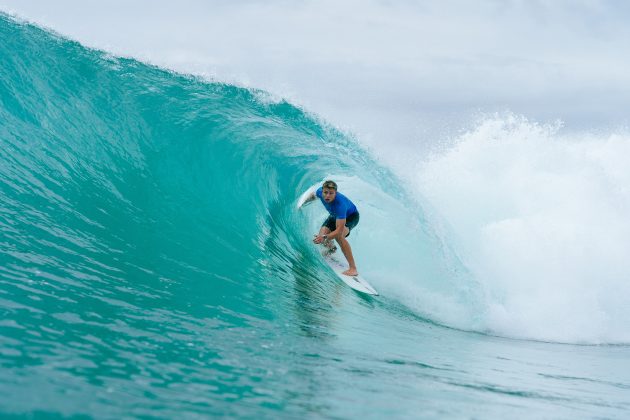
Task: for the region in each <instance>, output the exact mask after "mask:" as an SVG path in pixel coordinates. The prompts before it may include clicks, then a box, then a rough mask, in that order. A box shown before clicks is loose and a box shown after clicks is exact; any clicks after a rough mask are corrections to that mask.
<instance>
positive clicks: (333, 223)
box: [322, 211, 359, 238]
mask: <svg viewBox="0 0 630 420" xmlns="http://www.w3.org/2000/svg"><path fill="white" fill-rule="evenodd" d="M358 224H359V212H358V211H357V212H355V213H352V214H351V215H350V216H348V217H347V218H346V227H347V228H348V234H347V235H346V238H347V237H348V236H350V232H352V229H353V228H355V227H356V226H357V225H358ZM324 226H326V227H327V228H328V229H330V231H331V232H332V231H333V230H335V229H336V228H337V219H335V216H328V218H327V219H326V220H324V223H322V227H324Z"/></svg>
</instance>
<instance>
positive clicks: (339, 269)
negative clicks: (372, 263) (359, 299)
mask: <svg viewBox="0 0 630 420" xmlns="http://www.w3.org/2000/svg"><path fill="white" fill-rule="evenodd" d="M324 261H326V264H328V266H329V267H330V268H332V269H333V271H334V272H335V274H336V275H337V277H339V278H340V279H341V280H342V281H343V282H344V283H346V284H347V285H348V286H350V287H352V288H353V289H354V290H356V291H357V292H361V293H366V294H368V295H373V296H378V292H377V291H376V290H375V289H374V288H373V287H372V286H371V285H370V283H368V282H367V281H366V280H365V279H364V278H363V277H361V276H360V275H359V276H346V275H345V274H342V273H343V272H344V271H346V270H347V269H348V267H347V266H345V265H344V264H343V263H341V261H339V260H338V259H337V256H336V255H335V254H332V255H328V256H324Z"/></svg>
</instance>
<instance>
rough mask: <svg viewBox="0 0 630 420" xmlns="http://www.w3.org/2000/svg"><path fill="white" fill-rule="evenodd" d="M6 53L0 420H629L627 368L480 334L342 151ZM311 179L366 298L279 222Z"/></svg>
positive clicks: (158, 85) (469, 291) (113, 63)
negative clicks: (330, 202) (345, 223)
mask: <svg viewBox="0 0 630 420" xmlns="http://www.w3.org/2000/svg"><path fill="white" fill-rule="evenodd" d="M0 39H1V40H2V42H0V63H1V64H0V232H1V236H0V282H1V287H0V313H1V316H0V364H1V370H0V414H1V415H2V416H9V415H36V416H37V415H41V416H44V417H46V416H51V417H53V416H73V415H89V416H95V417H111V418H114V417H116V418H117V417H122V416H138V417H140V416H144V417H153V416H156V417H180V416H185V417H194V416H220V415H221V416H235V417H264V418H277V417H298V416H300V417H301V416H308V417H318V416H327V417H339V418H355V417H369V418H383V417H385V416H395V417H506V416H516V417H600V418H602V417H603V418H611V417H614V418H624V417H627V415H628V411H630V348H629V347H628V346H626V345H606V344H601V345H572V344H561V343H550V342H541V341H527V340H515V339H510V338H502V337H498V336H495V335H492V334H489V333H487V332H486V329H485V328H484V319H483V318H484V306H483V296H482V292H481V291H479V290H478V287H477V282H476V281H475V280H474V278H473V277H471V276H470V274H469V273H468V270H467V269H466V267H465V266H464V265H463V264H462V263H461V262H460V260H459V259H458V258H457V257H456V255H455V253H454V251H453V250H452V246H451V244H449V239H448V238H449V236H448V235H445V234H443V233H442V229H441V228H440V227H439V226H438V224H437V221H435V219H434V218H433V216H431V211H430V209H429V206H428V205H427V204H426V203H423V202H419V201H418V200H417V199H412V198H411V197H410V196H409V194H408V193H407V192H406V190H405V186H404V185H403V184H401V183H400V182H399V181H398V180H397V179H396V177H395V176H393V175H392V174H391V173H390V171H388V170H387V169H386V168H383V167H381V166H379V165H378V164H376V163H375V162H374V160H373V159H372V158H371V157H370V155H369V153H367V152H366V151H365V150H363V149H362V148H361V147H359V145H358V143H357V142H356V141H355V140H354V139H353V138H351V137H349V136H347V135H345V134H344V133H341V132H339V131H338V130H335V129H334V128H333V127H330V126H328V125H327V124H326V123H325V122H322V121H320V120H318V119H317V118H315V117H313V116H311V115H309V114H308V113H306V112H305V111H304V110H301V109H298V108H296V107H294V106H292V105H291V104H289V103H287V102H285V101H282V100H277V99H275V98H273V97H270V96H269V95H267V94H266V93H265V92H259V91H255V90H251V89H244V88H240V87H237V86H232V85H228V84H222V83H209V82H207V81H203V80H199V79H196V78H192V77H185V76H182V75H179V74H175V73H171V72H167V71H164V70H162V69H159V68H156V67H151V66H147V65H145V64H142V63H140V62H137V61H134V60H131V59H122V58H117V57H112V56H109V55H107V54H104V53H101V52H98V51H93V50H90V49H86V48H84V47H82V46H81V45H80V44H78V43H74V42H71V41H68V40H65V39H62V38H59V37H57V36H55V35H54V34H51V33H49V32H46V31H44V30H42V29H39V28H37V27H34V26H31V25H27V24H22V23H17V22H15V21H13V20H11V19H9V18H7V17H3V16H0ZM327 176H334V177H335V179H338V180H340V185H341V186H342V188H344V191H349V192H350V194H349V195H350V196H351V198H353V199H354V200H356V202H357V204H358V205H359V208H360V209H361V212H362V220H361V225H360V226H359V228H357V231H356V233H353V236H352V237H351V241H352V244H353V247H354V249H355V252H356V254H357V260H358V263H359V269H360V270H361V272H362V273H363V274H364V275H365V276H366V278H369V279H370V281H371V283H372V284H373V285H374V286H375V287H376V288H377V289H378V290H379V291H380V292H381V296H379V297H377V298H371V297H366V296H362V295H360V294H357V293H355V292H353V291H352V290H350V289H349V288H348V287H346V286H345V285H343V284H342V283H341V282H340V281H338V280H337V279H336V277H335V276H334V274H333V273H331V272H330V271H328V270H327V268H326V266H325V265H324V264H323V262H322V261H321V260H320V258H319V257H318V254H317V250H316V249H315V248H314V247H313V246H312V245H311V244H310V242H309V236H310V234H311V232H313V231H314V229H315V228H316V227H317V225H318V222H319V221H320V220H321V219H322V216H323V211H322V209H320V208H317V206H310V207H308V208H307V210H306V211H304V212H300V213H298V212H296V211H294V206H295V201H296V199H297V197H298V196H299V194H300V193H301V192H302V191H303V190H304V189H305V188H307V187H308V186H310V185H311V184H313V183H314V182H317V181H319V180H321V179H322V178H324V177H327ZM392 219H394V220H396V222H397V223H396V226H389V225H388V223H391V220H392ZM384 267H386V269H385V268H384ZM419 272H421V273H422V276H421V278H420V280H416V281H418V282H420V283H421V286H422V289H421V290H423V291H425V292H426V295H427V296H429V297H425V298H424V299H425V300H422V299H423V298H422V297H418V296H414V295H413V294H410V293H409V291H410V290H417V289H410V288H409V286H408V284H407V283H410V282H412V279H410V278H409V275H410V273H419Z"/></svg>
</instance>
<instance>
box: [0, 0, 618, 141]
mask: <svg viewBox="0 0 630 420" xmlns="http://www.w3.org/2000/svg"><path fill="white" fill-rule="evenodd" d="M629 5H630V3H627V2H603V1H602V2H596V1H581V2H580V1H561V0H558V1H534V0H532V1H484V2H470V1H446V2H434V1H426V2H424V1H414V2H411V1H398V2H394V1H385V0H383V1H378V0H351V1H333V0H318V1H302V2H292V1H282V0H277V1H240V2H233V1H202V0H184V1H181V0H180V1H177V2H175V1H159V0H157V1H155V0H136V1H133V2H129V1H122V0H110V1H107V2H100V1H86V0H56V1H54V2H51V1H44V0H39V1H36V0H0V10H3V11H4V12H7V13H10V14H16V15H18V16H20V17H22V18H25V19H27V20H31V21H34V22H37V23H39V24H42V25H45V26H47V27H50V28H53V29H54V30H56V31H58V32H60V33H61V34H64V35H67V36H69V37H71V38H73V39H76V40H79V41H81V42H82V43H84V44H86V45H88V46H91V47H97V48H101V49H105V50H108V51H110V52H112V53H114V54H120V55H127V56H133V57H136V58H139V59H141V60H144V61H149V62H151V63H154V64H158V65H160V66H164V67H168V68H172V69H175V70H179V71H182V72H188V73H195V74H202V75H206V76H208V77H211V78H214V79H217V80H221V81H228V82H234V83H237V84H240V85H244V86H251V87H256V88H262V89H265V90H268V91H270V92H272V93H274V94H276V95H278V96H281V97H286V98H288V99H290V100H291V101H293V102H294V103H296V104H299V105H302V106H304V107H305V108H306V109H307V110H310V111H313V112H315V113H317V114H319V115H321V116H323V117H324V118H325V119H327V120H329V121H330V122H332V123H334V124H335V125H337V126H339V127H341V128H344V129H349V130H351V131H353V132H355V133H357V134H358V135H359V137H360V138H361V140H362V141H363V142H364V143H365V144H366V145H368V146H370V145H379V144H380V145H383V144H384V143H385V142H390V141H392V142H393V143H394V144H396V145H399V146H401V147H402V146H403V145H421V144H423V143H426V142H430V141H431V137H435V136H439V135H440V132H441V131H444V132H448V131H449V130H454V129H458V128H462V127H464V126H465V125H466V123H467V121H469V119H470V118H471V117H475V116H478V113H479V111H483V112H493V111H512V112H515V113H517V114H522V115H524V116H526V117H528V118H530V119H532V120H535V121H541V122H546V121H553V120H557V119H560V120H563V121H565V123H566V126H567V127H568V128H569V129H579V130H582V129H587V130H592V129H600V128H611V127H615V126H619V125H622V124H625V123H626V122H627V116H628V109H630V71H629V69H630V66H629V64H630V51H629V48H628V46H629V45H630V25H628V22H629V21H630V19H629V18H630V10H629V9H630V6H629Z"/></svg>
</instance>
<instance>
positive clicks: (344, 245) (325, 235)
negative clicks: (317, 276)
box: [305, 180, 359, 276]
mask: <svg viewBox="0 0 630 420" xmlns="http://www.w3.org/2000/svg"><path fill="white" fill-rule="evenodd" d="M316 198H319V199H320V200H321V202H322V204H323V205H324V207H325V208H326V210H328V213H329V216H328V218H327V219H326V220H325V221H324V223H323V224H322V227H321V228H320V229H319V234H317V235H315V238H314V239H313V242H314V243H316V244H321V243H323V245H324V246H325V247H327V248H328V250H329V252H331V253H332V252H334V251H335V249H336V248H335V246H334V244H333V242H332V240H333V239H334V240H336V241H337V243H338V244H339V246H340V247H341V251H342V252H343V255H344V256H345V257H346V260H348V265H349V268H348V269H347V270H346V271H344V272H343V274H345V275H346V276H357V275H358V274H359V273H358V272H357V266H356V264H355V263H354V256H353V255H352V248H351V247H350V243H349V242H348V240H347V239H346V237H347V236H348V235H350V231H351V230H352V229H353V228H355V227H356V226H357V224H358V223H359V211H358V210H357V207H356V206H355V205H354V203H353V202H352V201H350V199H349V198H348V197H346V196H345V195H343V194H341V193H339V192H337V184H336V183H335V182H334V181H330V180H328V181H325V182H324V183H323V184H322V186H321V187H320V188H319V189H317V191H315V192H313V193H311V195H310V196H308V197H307V198H306V200H305V203H308V202H309V201H313V200H315V199H316Z"/></svg>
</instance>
